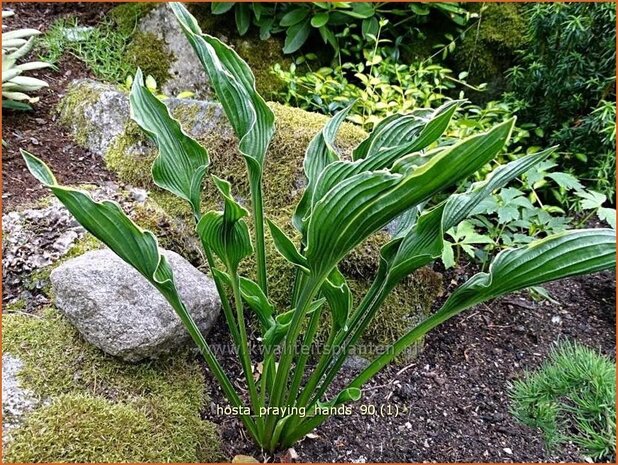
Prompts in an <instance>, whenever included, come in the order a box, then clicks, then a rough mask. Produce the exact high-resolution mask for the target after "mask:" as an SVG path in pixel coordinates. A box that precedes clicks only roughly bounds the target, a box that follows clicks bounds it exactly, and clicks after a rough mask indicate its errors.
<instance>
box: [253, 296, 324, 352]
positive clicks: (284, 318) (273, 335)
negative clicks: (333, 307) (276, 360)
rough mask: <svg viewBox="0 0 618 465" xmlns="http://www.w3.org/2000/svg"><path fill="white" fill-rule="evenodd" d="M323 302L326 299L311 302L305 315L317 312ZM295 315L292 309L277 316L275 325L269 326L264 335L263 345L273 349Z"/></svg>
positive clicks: (283, 335) (285, 333)
mask: <svg viewBox="0 0 618 465" xmlns="http://www.w3.org/2000/svg"><path fill="white" fill-rule="evenodd" d="M324 302H326V299H318V300H315V301H313V302H312V303H311V305H310V306H309V309H308V310H307V313H306V315H311V314H312V313H313V312H315V311H317V310H318V309H319V308H320V307H321V306H322V305H324ZM295 313H296V309H295V308H294V309H292V310H288V311H287V312H284V313H281V314H280V315H277V317H276V318H275V324H274V325H273V326H271V327H270V328H269V329H268V331H266V334H264V344H266V346H268V347H273V346H275V345H276V344H279V343H280V342H281V341H282V340H283V338H284V337H285V336H286V335H287V333H288V330H289V328H290V324H291V323H292V318H293V317H294V314H295Z"/></svg>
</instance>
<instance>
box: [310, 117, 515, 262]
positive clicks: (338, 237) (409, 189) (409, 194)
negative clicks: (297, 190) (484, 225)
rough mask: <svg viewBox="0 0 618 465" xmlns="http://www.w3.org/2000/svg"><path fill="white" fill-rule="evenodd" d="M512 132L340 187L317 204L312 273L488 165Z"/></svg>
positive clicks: (500, 130)
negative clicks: (404, 214) (398, 217)
mask: <svg viewBox="0 0 618 465" xmlns="http://www.w3.org/2000/svg"><path fill="white" fill-rule="evenodd" d="M512 127H513V120H510V121H507V122H505V123H502V124H500V125H498V126H496V127H495V128H493V129H492V130H491V131H489V132H487V133H484V134H479V135H476V136H472V137H470V138H468V139H465V140H463V141H462V142H460V143H458V144H456V145H453V146H450V147H448V148H446V149H444V150H442V151H441V152H440V153H438V154H437V155H435V156H434V157H433V158H432V159H431V160H430V161H428V162H427V163H425V164H423V165H422V166H420V167H418V168H416V169H410V170H409V171H405V172H403V173H402V174H400V173H390V172H388V171H384V170H380V171H375V172H364V173H360V174H357V175H355V176H352V177H351V178H347V179H345V180H344V181H342V182H340V183H338V184H336V185H335V186H334V187H333V188H332V189H330V190H329V191H328V192H327V193H326V195H324V197H323V198H321V199H320V200H319V202H317V204H316V205H315V207H314V209H313V211H312V213H311V217H310V220H309V225H308V228H307V238H308V239H307V251H306V257H307V260H308V262H309V264H310V265H311V268H312V270H313V271H315V272H317V273H323V272H325V271H326V272H330V270H331V269H332V267H333V266H334V265H335V264H336V263H337V262H338V261H339V260H340V259H341V258H343V257H344V256H345V254H347V253H348V252H349V251H350V250H351V249H352V248H354V247H355V246H356V245H358V244H359V243H360V242H362V240H364V239H365V238H366V237H367V236H369V235H370V234H371V233H373V232H375V231H377V230H378V229H380V228H381V227H384V226H385V225H386V224H387V223H388V222H389V221H391V220H392V219H394V218H395V217H397V216H398V215H399V214H401V213H402V212H404V211H406V210H408V209H409V208H411V207H413V206H414V205H417V204H418V203H420V202H422V201H423V200H425V199H427V198H429V197H430V196H432V195H434V194H435V193H437V192H439V191H440V190H442V189H445V188H446V187H448V186H449V185H452V184H454V183H456V182H457V181H458V180H460V179H464V178H465V177H467V176H468V175H470V174H472V173H474V172H475V171H476V170H478V169H479V168H481V167H482V166H483V165H485V164H486V163H488V162H489V161H490V160H491V159H492V158H493V157H494V156H495V155H496V153H498V152H499V151H500V149H501V148H502V147H503V146H504V143H505V142H506V140H507V139H508V137H509V135H510V133H511V129H512ZM354 163H359V162H354ZM329 168H330V167H329ZM327 170H328V168H327ZM327 170H325V171H327ZM323 177H324V174H323V175H322V176H321V177H320V181H319V182H321V180H322V178H323ZM318 184H319V183H318ZM438 256H439V254H438Z"/></svg>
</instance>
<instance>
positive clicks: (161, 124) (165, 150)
mask: <svg viewBox="0 0 618 465" xmlns="http://www.w3.org/2000/svg"><path fill="white" fill-rule="evenodd" d="M129 98H130V102H131V117H132V119H133V120H134V121H135V122H136V123H137V124H138V125H139V126H140V127H141V128H142V129H143V130H144V131H146V133H148V135H149V136H150V137H151V138H152V139H153V141H154V142H155V144H156V145H157V147H158V148H159V156H158V157H157V158H156V159H155V161H154V164H153V165H152V177H153V179H154V182H155V184H156V185H157V186H159V187H162V188H163V189H167V190H168V191H170V192H172V193H173V194H176V195H177V196H179V197H181V198H183V199H185V200H187V201H188V202H189V203H190V204H191V207H192V209H193V213H194V215H195V216H196V218H199V216H200V192H201V187H202V182H203V180H204V175H205V174H206V168H207V167H208V163H209V159H208V153H207V152H206V149H205V148H204V147H202V146H201V145H200V144H199V143H197V142H196V141H195V140H194V139H193V138H191V137H190V136H188V135H187V134H186V133H185V132H184V131H183V130H182V128H181V127H180V123H178V121H177V120H175V119H174V118H173V117H172V116H171V114H170V112H169V110H168V109H167V107H166V106H165V105H164V104H163V103H162V102H161V101H160V100H159V99H158V98H157V97H155V96H154V95H153V94H152V92H150V90H149V89H148V88H147V87H146V86H145V85H144V77H143V75H142V72H141V70H138V71H137V73H136V75H135V79H134V80H133V86H132V88H131V94H130V96H129Z"/></svg>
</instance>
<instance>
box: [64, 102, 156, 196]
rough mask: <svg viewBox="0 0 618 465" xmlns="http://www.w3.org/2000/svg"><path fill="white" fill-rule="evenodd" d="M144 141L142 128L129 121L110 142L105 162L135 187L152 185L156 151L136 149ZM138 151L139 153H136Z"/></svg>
mask: <svg viewBox="0 0 618 465" xmlns="http://www.w3.org/2000/svg"><path fill="white" fill-rule="evenodd" d="M75 113H77V112H75ZM89 126H90V124H89V123H86V128H87V127H89ZM80 129H81V128H80ZM85 130H86V131H87V130H88V129H85ZM143 141H144V133H143V132H142V130H141V129H140V128H139V126H138V125H137V124H136V123H135V122H133V121H129V123H128V124H127V126H126V127H125V129H124V131H123V133H122V135H120V136H118V137H116V138H115V139H114V141H113V142H112V143H111V144H110V146H109V148H108V150H107V152H106V153H105V164H106V166H107V168H108V169H109V170H110V171H113V172H115V173H116V174H117V175H118V177H119V178H120V179H121V180H123V181H124V182H126V183H128V184H131V185H132V186H135V187H143V188H149V187H151V186H152V178H151V175H150V169H151V167H152V162H153V161H154V159H155V158H156V153H155V151H154V149H153V148H152V147H149V148H140V150H136V147H138V146H139V145H142V144H143ZM78 142H79V141H78ZM136 153H139V155H135V154H136ZM129 154H131V155H129Z"/></svg>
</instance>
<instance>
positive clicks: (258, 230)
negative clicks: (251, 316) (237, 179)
mask: <svg viewBox="0 0 618 465" xmlns="http://www.w3.org/2000/svg"><path fill="white" fill-rule="evenodd" d="M251 204H252V209H253V218H254V222H255V248H256V261H257V277H258V284H259V285H260V287H261V288H262V292H264V295H265V296H267V297H268V280H267V278H266V245H265V242H264V200H263V198H262V178H261V176H260V178H259V179H258V180H256V181H253V179H251Z"/></svg>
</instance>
